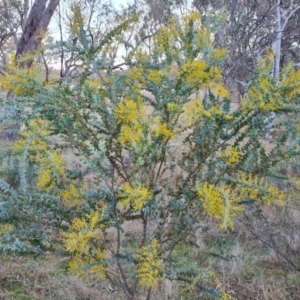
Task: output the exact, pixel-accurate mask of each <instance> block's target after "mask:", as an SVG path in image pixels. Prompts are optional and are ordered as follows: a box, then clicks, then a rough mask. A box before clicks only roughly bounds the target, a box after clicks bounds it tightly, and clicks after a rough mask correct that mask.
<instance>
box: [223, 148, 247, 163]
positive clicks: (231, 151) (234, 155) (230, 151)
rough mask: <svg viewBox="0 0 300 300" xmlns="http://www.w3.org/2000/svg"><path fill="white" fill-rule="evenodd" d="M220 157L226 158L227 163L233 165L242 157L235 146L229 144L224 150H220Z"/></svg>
mask: <svg viewBox="0 0 300 300" xmlns="http://www.w3.org/2000/svg"><path fill="white" fill-rule="evenodd" d="M220 156H221V157H222V158H226V162H227V164H228V165H233V164H235V163H238V162H239V161H240V159H241V158H242V152H241V151H239V150H238V149H237V148H236V147H233V146H229V147H228V148H227V149H226V150H224V151H222V152H221V155H220Z"/></svg>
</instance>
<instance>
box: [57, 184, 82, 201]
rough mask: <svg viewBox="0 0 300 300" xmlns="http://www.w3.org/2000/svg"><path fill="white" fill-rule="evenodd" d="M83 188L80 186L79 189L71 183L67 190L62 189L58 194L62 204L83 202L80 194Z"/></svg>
mask: <svg viewBox="0 0 300 300" xmlns="http://www.w3.org/2000/svg"><path fill="white" fill-rule="evenodd" d="M84 191H85V188H84V187H83V186H82V187H80V188H79V189H78V188H76V186H75V184H73V183H71V184H70V186H69V189H68V190H62V191H61V192H60V193H59V195H60V196H61V197H62V198H63V204H64V205H66V206H79V205H81V204H83V200H82V196H83V193H84Z"/></svg>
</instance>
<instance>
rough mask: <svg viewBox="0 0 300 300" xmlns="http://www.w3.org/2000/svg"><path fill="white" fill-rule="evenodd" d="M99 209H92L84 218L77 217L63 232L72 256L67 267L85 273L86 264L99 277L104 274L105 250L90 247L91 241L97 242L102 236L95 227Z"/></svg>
mask: <svg viewBox="0 0 300 300" xmlns="http://www.w3.org/2000/svg"><path fill="white" fill-rule="evenodd" d="M99 219H100V218H99V211H97V210H96V211H94V212H92V213H90V214H88V215H87V218H86V219H83V218H77V219H75V220H74V221H73V222H72V226H71V228H70V229H69V231H68V232H67V233H65V238H66V243H65V248H66V250H67V251H68V252H70V253H71V254H72V255H73V257H72V260H71V261H70V262H69V265H68V267H69V269H70V270H71V271H73V272H74V273H75V274H77V275H86V269H85V268H86V266H87V265H91V264H92V266H90V267H89V269H90V270H91V272H92V273H94V274H96V275H97V276H99V277H104V276H105V275H106V268H105V266H104V265H103V260H104V259H105V252H104V251H103V250H102V249H101V247H100V246H99V247H97V249H96V251H93V250H92V248H91V243H93V244H94V245H95V244H97V243H98V244H99V241H100V240H101V239H102V238H103V232H102V230H101V229H100V228H99V227H97V225H98V222H99Z"/></svg>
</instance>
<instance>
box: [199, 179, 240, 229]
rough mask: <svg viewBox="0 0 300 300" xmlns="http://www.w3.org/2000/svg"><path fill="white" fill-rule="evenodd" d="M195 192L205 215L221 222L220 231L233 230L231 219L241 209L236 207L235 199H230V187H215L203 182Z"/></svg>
mask: <svg viewBox="0 0 300 300" xmlns="http://www.w3.org/2000/svg"><path fill="white" fill-rule="evenodd" d="M197 192H198V195H199V197H200V199H201V201H202V203H203V208H204V211H205V212H206V213H207V215H208V216H212V217H214V218H215V219H217V220H219V221H221V223H220V227H221V228H222V229H227V228H228V227H230V228H233V222H232V219H233V217H235V216H237V214H238V213H239V212H240V211H241V210H242V207H241V206H240V205H238V203H237V202H238V200H237V199H236V198H234V197H230V187H227V186H225V185H223V186H222V187H216V186H215V185H213V184H209V183H208V182H204V183H203V184H202V185H201V186H199V187H198V188H197Z"/></svg>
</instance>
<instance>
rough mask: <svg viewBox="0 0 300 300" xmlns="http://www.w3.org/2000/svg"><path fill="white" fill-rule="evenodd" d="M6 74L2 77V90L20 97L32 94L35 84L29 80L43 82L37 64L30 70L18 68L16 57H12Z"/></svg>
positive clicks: (0, 80) (6, 68) (0, 86)
mask: <svg viewBox="0 0 300 300" xmlns="http://www.w3.org/2000/svg"><path fill="white" fill-rule="evenodd" d="M5 71H6V74H5V75H3V76H0V88H2V89H3V90H5V91H12V92H13V93H14V94H16V95H18V96H25V95H28V94H31V93H32V90H33V84H34V83H33V82H32V81H28V78H34V79H35V80H36V81H38V82H39V83H42V82H43V76H42V72H41V69H40V68H38V67H37V66H36V65H35V64H33V65H32V67H31V68H30V69H28V68H18V66H17V65H16V64H15V55H14V54H13V55H10V59H9V62H8V63H7V65H6V66H5Z"/></svg>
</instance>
